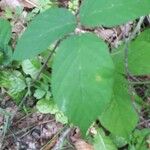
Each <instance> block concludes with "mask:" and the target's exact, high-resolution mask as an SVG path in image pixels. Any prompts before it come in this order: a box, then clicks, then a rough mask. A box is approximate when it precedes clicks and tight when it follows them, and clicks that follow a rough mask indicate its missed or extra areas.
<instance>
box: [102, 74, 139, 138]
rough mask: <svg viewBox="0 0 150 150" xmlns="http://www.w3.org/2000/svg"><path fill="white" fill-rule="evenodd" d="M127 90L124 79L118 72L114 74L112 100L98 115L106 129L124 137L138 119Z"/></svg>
mask: <svg viewBox="0 0 150 150" xmlns="http://www.w3.org/2000/svg"><path fill="white" fill-rule="evenodd" d="M127 90H128V89H127V83H126V81H125V79H124V78H123V77H122V76H121V75H119V74H118V75H116V77H115V84H114V87H113V95H112V101H111V102H110V105H109V106H108V108H106V110H105V111H104V112H103V113H102V115H101V116H100V121H101V123H102V125H103V126H104V127H105V128H106V129H108V130H109V131H110V132H111V133H113V134H115V135H118V136H122V137H126V138H127V137H128V136H129V135H130V133H131V131H132V130H133V129H134V128H135V126H136V124H137V121H138V117H137V114H136V112H135V111H134V109H133V106H132V103H131V98H130V96H129V94H128V91H127Z"/></svg>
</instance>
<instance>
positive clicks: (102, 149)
mask: <svg viewBox="0 0 150 150" xmlns="http://www.w3.org/2000/svg"><path fill="white" fill-rule="evenodd" d="M94 150H117V147H116V146H115V145H114V143H113V142H112V140H111V138H110V137H109V136H106V135H105V133H104V132H103V131H102V130H100V131H99V132H98V133H97V134H96V135H95V137H94Z"/></svg>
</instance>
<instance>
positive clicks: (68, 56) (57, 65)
mask: <svg viewBox="0 0 150 150" xmlns="http://www.w3.org/2000/svg"><path fill="white" fill-rule="evenodd" d="M57 51H58V52H57V54H56V56H55V58H54V64H53V67H52V68H53V72H52V92H53V96H54V100H55V101H56V103H57V104H58V107H59V108H60V110H61V111H63V112H64V114H65V115H66V116H67V117H68V118H69V121H71V122H72V123H74V124H75V125H78V126H79V127H80V129H81V130H82V132H83V133H84V134H85V132H86V131H87V129H88V127H89V126H90V125H91V123H92V122H93V121H95V119H96V118H97V117H98V116H99V115H100V114H101V112H102V111H103V110H104V109H105V107H106V106H107V104H108V103H109V101H110V99H111V94H112V86H113V73H114V65H113V62H112V59H111V57H110V54H109V52H108V51H109V50H108V47H107V45H106V44H105V43H104V42H103V41H101V40H100V39H99V38H98V37H96V36H95V35H93V34H83V35H79V36H78V35H75V36H72V37H69V38H68V39H66V40H64V41H63V42H62V43H61V44H60V47H59V48H58V49H57Z"/></svg>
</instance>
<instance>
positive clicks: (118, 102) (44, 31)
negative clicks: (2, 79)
mask: <svg viewBox="0 0 150 150" xmlns="http://www.w3.org/2000/svg"><path fill="white" fill-rule="evenodd" d="M149 13H150V1H149V0H94V1H92V0H83V2H82V5H81V8H80V12H79V16H78V17H77V18H75V16H74V15H73V14H71V12H69V11H67V10H66V9H62V8H52V9H48V10H46V11H45V12H43V13H40V14H39V15H37V16H36V17H35V18H34V19H33V21H32V22H31V23H30V24H29V26H28V27H27V29H26V31H25V32H24V33H23V35H22V36H21V38H20V39H19V41H18V44H17V46H16V50H15V52H14V55H13V59H15V60H23V59H27V60H25V61H23V62H22V67H23V71H24V72H25V73H26V74H28V75H30V76H31V77H32V78H33V79H34V77H35V76H36V74H37V73H38V70H39V67H40V66H41V64H40V65H39V66H38V67H37V66H36V65H35V63H33V61H31V60H28V59H29V58H32V57H34V56H36V55H38V54H40V53H41V52H43V51H45V50H46V49H47V48H48V47H49V46H50V45H51V44H54V42H56V41H57V40H59V39H62V38H64V37H65V35H68V34H69V33H71V32H74V30H75V28H76V27H77V22H76V20H78V19H79V21H80V23H79V24H81V26H82V25H83V26H85V27H95V26H106V27H112V26H115V25H121V24H123V23H126V22H127V21H130V20H131V21H132V20H134V19H136V18H138V17H140V16H142V15H147V14H149ZM0 28H1V27H0ZM4 31H5V30H4ZM9 33H10V32H9ZM6 35H7V34H6ZM8 35H9V34H8ZM0 37H1V36H0ZM8 37H9V36H8ZM9 38H10V37H9ZM9 38H8V39H7V38H6V39H7V40H6V42H4V43H7V44H8V42H9V40H10V39H9ZM1 39H2V38H0V40H1ZM149 43H150V30H146V31H144V32H143V33H141V34H140V36H139V37H138V38H136V39H135V40H134V41H132V42H131V43H129V47H128V48H129V54H128V66H129V70H130V72H131V73H132V74H134V75H145V74H150V59H149V56H150V44H149ZM124 46H126V45H123V46H121V47H120V48H119V50H118V51H117V53H115V54H112V57H111V56H110V54H109V49H108V46H107V45H106V44H105V43H104V41H102V40H100V39H99V38H98V37H96V36H95V35H93V34H90V33H86V34H81V35H71V36H70V37H68V38H66V39H64V41H62V42H61V43H60V45H59V46H58V47H57V49H56V54H55V55H54V56H55V57H54V61H53V66H52V82H51V79H50V73H49V74H48V76H49V78H47V75H46V74H45V76H44V74H42V75H41V79H42V81H43V82H44V84H45V85H46V86H43V87H42V88H41V85H42V84H41V83H40V81H39V83H38V84H37V85H36V86H37V87H36V90H35V93H34V97H35V98H36V99H42V100H40V101H39V102H38V104H37V108H38V109H39V110H40V111H41V112H42V111H43V110H44V111H43V112H44V113H45V112H51V113H53V111H52V110H53V109H52V107H53V105H52V104H47V103H48V101H47V99H49V98H50V97H51V96H53V98H54V101H55V102H56V104H57V105H58V107H59V109H60V110H61V111H62V112H63V113H64V114H65V115H66V116H67V117H68V119H69V122H71V123H73V124H74V125H77V126H79V127H80V129H81V131H82V132H83V133H84V135H85V133H86V131H87V129H88V128H89V127H90V125H91V124H92V123H93V122H94V121H95V120H96V118H98V117H99V118H100V121H101V124H102V125H103V126H104V127H105V128H106V129H107V130H109V131H110V132H111V134H112V135H114V136H117V137H125V139H127V138H129V135H130V134H131V132H132V131H133V130H134V128H135V126H136V124H137V121H138V118H137V114H136V112H135V110H134V108H133V106H132V102H131V98H130V96H129V94H128V86H127V84H126V81H125V78H123V76H121V75H120V74H124V73H125V71H124V70H125V68H124ZM1 57H2V58H1V59H3V55H1ZM113 61H114V64H115V67H114V64H113ZM50 67H51V65H50ZM119 73H120V74H119ZM114 78H115V82H114ZM6 83H7V84H9V83H8V82H6ZM49 83H50V84H51V86H52V92H53V94H52V95H51V92H50V91H49V90H50V88H49ZM18 86H20V85H18ZM22 86H23V85H22ZM23 87H24V88H25V86H23ZM20 92H21V91H20ZM44 100H45V101H44ZM49 109H51V111H50V110H49ZM55 116H56V120H57V119H58V120H59V119H61V117H62V116H63V114H62V113H56V114H55ZM62 118H63V117H62ZM64 120H65V119H64V118H63V119H62V120H61V121H62V122H64ZM66 122H67V121H66ZM97 138H98V139H100V143H96V145H99V144H100V145H102V146H103V149H108V150H109V149H116V148H115V147H114V145H112V146H109V145H111V144H112V143H111V142H110V140H109V138H108V137H106V136H105V134H103V133H100V135H98V137H97ZM121 144H122V143H121ZM123 144H124V143H123Z"/></svg>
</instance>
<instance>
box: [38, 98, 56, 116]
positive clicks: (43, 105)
mask: <svg viewBox="0 0 150 150" xmlns="http://www.w3.org/2000/svg"><path fill="white" fill-rule="evenodd" d="M36 108H37V109H38V110H39V112H41V113H43V114H48V113H51V114H56V113H57V112H58V108H57V106H56V104H54V101H52V100H50V99H41V100H39V101H38V102H37V104H36Z"/></svg>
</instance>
